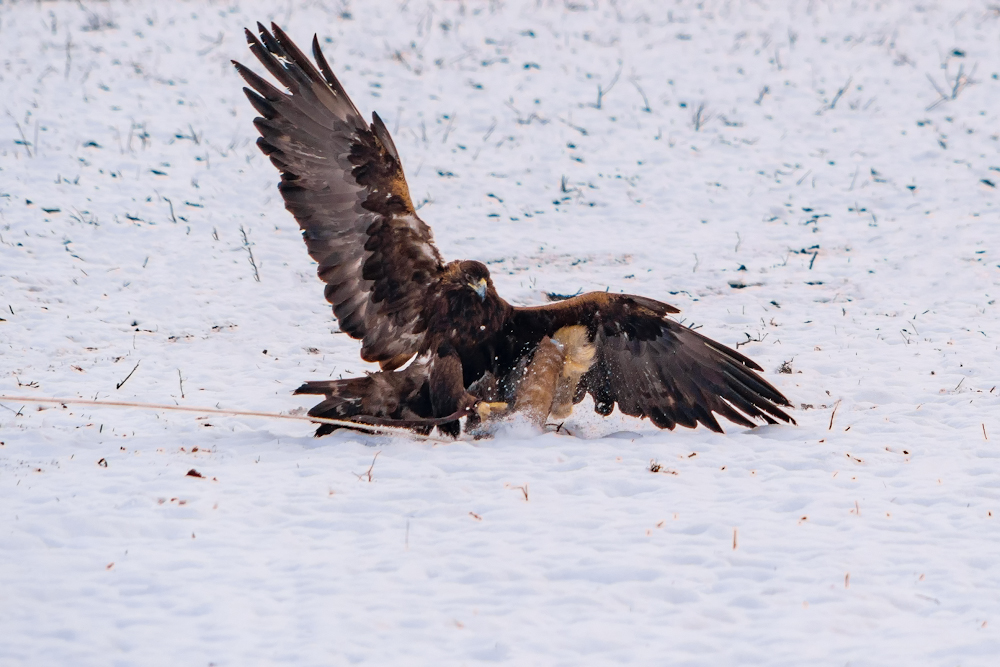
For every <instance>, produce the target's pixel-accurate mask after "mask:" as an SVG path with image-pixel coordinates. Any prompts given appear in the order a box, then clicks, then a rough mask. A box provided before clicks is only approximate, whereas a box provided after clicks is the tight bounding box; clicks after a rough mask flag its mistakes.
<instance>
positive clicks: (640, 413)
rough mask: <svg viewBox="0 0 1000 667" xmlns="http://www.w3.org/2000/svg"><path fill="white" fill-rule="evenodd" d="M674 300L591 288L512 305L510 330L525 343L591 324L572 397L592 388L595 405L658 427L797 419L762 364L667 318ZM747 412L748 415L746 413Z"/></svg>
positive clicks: (718, 428)
mask: <svg viewBox="0 0 1000 667" xmlns="http://www.w3.org/2000/svg"><path fill="white" fill-rule="evenodd" d="M676 312H679V311H678V310H677V309H676V308H674V307H673V306H670V305H667V304H665V303H661V302H659V301H655V300H653V299H647V298H645V297H641V296H632V295H628V294H608V293H606V292H591V293H589V294H584V295H581V296H578V297H574V298H572V299H567V300H565V301H560V302H557V303H553V304H548V305H545V306H537V307H530V308H515V309H513V311H512V313H511V315H510V319H509V320H508V323H507V332H508V335H509V336H511V338H512V339H513V341H514V342H515V344H517V345H519V346H521V347H522V348H525V347H530V346H533V345H534V344H535V343H537V341H539V340H541V338H542V337H543V336H552V335H553V333H554V332H555V331H556V330H558V329H560V328H562V327H564V326H571V325H574V324H582V325H584V326H586V327H587V330H588V333H589V336H590V339H591V341H592V342H593V343H594V345H595V347H596V355H595V359H594V364H593V366H591V368H590V370H589V371H587V373H586V374H584V376H583V377H582V378H581V380H580V384H579V386H578V388H577V394H576V397H575V401H576V402H579V401H581V400H583V397H584V396H585V395H586V394H587V393H589V394H590V395H591V396H593V397H594V409H595V410H596V411H597V412H598V413H600V414H602V415H608V414H611V411H612V410H614V407H615V404H616V403H617V404H618V408H619V409H620V410H621V411H622V412H623V413H624V414H626V415H631V416H633V417H649V419H650V421H652V422H653V423H654V424H656V425H657V426H659V427H660V428H668V429H673V428H674V426H677V425H680V426H687V427H689V428H694V427H696V426H697V425H698V424H699V423H701V424H704V425H705V426H707V427H708V428H710V429H712V430H713V431H716V432H721V431H722V427H721V426H719V422H718V421H717V420H716V418H715V416H714V415H713V414H712V413H713V412H714V413H716V414H719V415H722V416H723V417H725V418H726V419H728V420H730V421H732V422H735V423H737V424H740V425H742V426H749V427H752V426H754V425H755V424H754V423H753V422H752V421H750V419H749V418H756V419H763V420H764V421H765V422H767V423H769V424H774V423H777V422H776V421H775V420H781V421H784V422H792V423H794V422H795V420H794V419H792V418H791V417H790V416H789V415H787V414H785V412H783V411H782V410H781V409H780V408H779V407H778V406H788V405H790V403H789V402H788V399H786V398H785V397H784V396H782V395H781V392H779V391H778V390H777V389H775V388H774V387H773V386H771V384H770V383H768V382H767V381H766V380H765V379H764V378H762V377H760V376H759V375H758V374H757V373H755V372H754V371H759V370H762V369H761V368H760V366H758V365H757V364H755V363H754V362H753V361H751V360H750V359H747V358H746V357H745V356H743V355H742V354H740V353H739V352H736V351H735V350H731V349H729V348H728V347H726V346H725V345H721V344H719V343H716V342H715V341H713V340H711V339H709V338H706V337H705V336H702V335H701V334H699V333H697V332H695V331H692V330H691V329H689V328H687V327H685V326H683V325H681V324H678V323H677V322H675V321H673V320H671V319H668V318H667V315H668V314H670V313H676ZM748 417H749V418H748Z"/></svg>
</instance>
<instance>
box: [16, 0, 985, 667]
mask: <svg viewBox="0 0 1000 667" xmlns="http://www.w3.org/2000/svg"><path fill="white" fill-rule="evenodd" d="M257 20H261V21H264V22H267V21H271V20H274V21H277V22H278V23H280V24H281V25H282V26H284V27H285V28H286V30H287V31H288V32H289V34H290V35H291V36H292V37H293V38H295V39H297V40H298V41H299V42H300V43H306V42H307V41H308V39H309V38H311V36H312V34H313V32H318V33H319V36H320V40H321V42H322V43H323V47H324V49H325V50H326V53H327V54H328V57H329V59H330V60H331V62H332V63H333V65H334V69H335V70H336V71H337V72H338V74H339V75H340V76H341V80H342V81H343V83H344V85H345V87H346V88H347V90H348V91H349V92H350V93H351V94H352V95H353V97H354V100H355V102H356V103H357V105H358V106H359V108H361V110H362V111H363V112H365V113H368V112H370V111H372V110H377V111H378V112H379V113H380V115H381V116H382V117H383V118H384V119H385V121H386V124H387V126H388V127H389V129H390V130H391V132H392V133H393V136H394V138H395V143H396V145H397V146H398V148H399V150H400V153H401V154H402V157H403V161H404V166H405V168H406V170H407V175H408V179H409V182H410V186H411V192H412V193H413V197H414V201H415V202H416V203H419V204H420V205H421V207H420V214H421V216H423V217H424V219H425V220H427V222H428V223H429V224H431V225H432V226H433V228H434V231H435V235H436V239H437V243H438V245H439V247H440V248H441V251H442V253H443V254H444V256H445V257H446V258H449V259H453V258H472V259H478V260H482V261H485V262H488V263H489V265H490V267H491V270H492V271H493V276H494V280H495V281H496V283H497V286H498V289H499V291H500V293H501V294H502V295H503V296H505V297H506V298H507V299H508V300H510V301H512V302H514V303H517V304H527V303H538V302H541V301H543V300H544V298H545V296H544V293H545V292H556V293H561V294H572V293H575V292H577V291H578V290H603V289H610V290H612V291H625V292H632V293H638V294H644V295H648V296H651V297H655V298H660V299H663V300H666V301H668V302H670V303H673V304H674V305H676V306H678V307H680V308H682V310H683V313H682V316H683V317H684V318H686V319H685V320H684V321H685V323H697V325H701V327H702V328H701V329H700V331H702V332H703V333H706V334H707V335H709V336H711V337H713V338H716V339H718V340H720V341H722V342H724V343H726V344H729V345H735V344H737V343H746V344H745V345H742V346H741V347H740V351H741V352H745V353H747V354H749V355H750V356H751V357H753V358H754V359H756V360H758V361H759V362H760V363H761V364H762V365H763V366H764V367H765V369H766V371H767V372H766V376H767V378H768V379H769V380H770V381H771V382H773V383H774V384H776V385H777V386H778V387H779V388H780V389H781V390H782V391H783V392H785V393H786V394H787V395H788V396H789V397H790V398H791V399H792V401H793V402H794V403H795V405H796V406H797V409H796V410H795V411H794V416H795V418H796V419H797V420H798V422H799V425H798V426H797V427H789V426H780V427H766V428H758V429H756V430H744V429H741V428H737V427H730V428H729V429H728V431H729V432H728V433H727V434H725V435H716V434H713V433H710V432H709V431H707V430H705V429H699V430H696V431H689V430H684V429H681V430H678V431H675V432H660V431H658V430H657V429H655V428H653V427H652V426H651V425H649V423H648V422H640V421H637V420H630V419H627V418H621V417H617V416H612V417H611V418H608V419H606V420H601V419H600V418H598V417H597V416H596V415H593V413H592V412H590V407H589V405H588V404H586V403H585V404H583V405H581V406H579V407H578V408H577V411H576V413H575V414H574V416H573V418H572V419H571V420H570V422H569V423H568V424H567V425H568V427H569V430H570V432H571V433H572V435H566V434H565V433H560V434H556V433H546V434H537V433H533V432H531V431H530V430H528V429H527V428H523V427H517V426H511V427H510V428H509V429H508V430H507V431H505V432H503V433H501V434H500V435H499V436H498V437H496V438H495V439H492V440H484V441H459V442H453V443H448V444H445V443H433V442H421V441H415V440H408V439H405V438H396V437H369V436H363V435H359V434H357V433H338V434H335V435H333V436H330V437H327V438H323V439H314V438H312V437H311V433H312V428H311V427H310V426H309V425H308V424H305V423H297V422H280V421H266V420H260V419H250V418H219V417H215V416H212V417H210V418H198V417H197V416H195V415H190V414H184V413H177V412H160V413H156V412H148V411H132V410H112V409H96V408H95V409H89V408H84V409H81V408H80V407H73V406H71V407H69V408H60V407H52V408H48V407H39V406H37V405H32V404H27V403H16V402H11V401H6V402H3V403H2V407H0V441H2V442H0V563H2V565H0V663H2V664H4V665H14V664H25V665H28V664H30V665H69V664H73V665H106V664H115V665H161V664H162V665H181V664H183V665H198V664H201V665H208V664H214V665H220V666H222V665H250V664H276V663H282V664H295V665H320V664H323V665H341V664H348V663H358V662H360V663H368V664H426V665H437V664H472V663H475V662H479V661H500V662H507V663H509V664H518V665H521V664H524V665H555V664H560V665H579V664H595V665H596V664H619V663H631V664H646V665H662V664H671V665H684V664H696V665H745V664H768V665H803V664H829V665H844V664H850V665H913V664H921V665H993V664H997V663H996V661H997V657H996V656H997V655H998V653H1000V528H998V526H1000V515H998V516H994V515H997V514H1000V418H998V415H1000V412H998V408H1000V389H997V388H996V386H997V385H1000V358H998V352H997V349H998V348H997V341H998V339H1000V326H998V325H997V311H998V308H1000V306H998V305H997V304H996V299H997V297H998V295H1000V294H998V293H1000V267H998V264H1000V245H998V241H1000V231H998V229H1000V227H998V224H1000V206H998V203H997V202H998V187H1000V141H998V134H1000V115H998V114H1000V111H998V109H1000V81H998V74H997V72H998V71H1000V9H998V7H997V5H996V3H992V2H988V1H987V0H975V1H968V2H960V1H958V0H954V1H952V0H949V1H947V2H946V1H944V0H941V1H939V2H928V3H926V4H916V3H911V2H902V1H900V2H875V1H872V2H864V1H861V0H859V1H857V2H853V3H847V2H836V1H834V0H829V1H826V2H824V1H817V0H808V1H806V0H803V1H801V2H785V3H782V2H746V3H739V2H722V1H719V2H712V1H706V2H697V3H695V2H670V3H667V2H662V3H658V2H648V3H640V2H626V1H620V2H617V3H611V2H603V1H602V2H598V1H597V0H593V1H591V0H572V1H571V0H565V2H547V1H546V2H542V1H539V2H500V1H494V2H482V3H480V2H454V1H440V0H438V1H436V2H426V1H424V0H408V1H406V0H404V1H402V2H371V1H369V2H359V1H356V2H337V1H336V0H324V1H320V0H308V1H306V0H289V1H288V2H284V1H282V2H276V1H272V2H263V1H258V0H243V2H240V3H235V2H232V3H229V2H198V3H195V2H170V3H164V2H152V1H148V2H147V1H140V0H134V1H132V2H127V3H119V2H112V3H105V2H88V1H84V2H82V3H71V2H58V3H57V2H29V1H27V0H25V1H22V2H13V3H11V2H0V44H2V47H0V60H2V68H0V90H2V96H0V98H2V99H0V106H2V107H3V117H2V118H0V309H2V311H3V312H0V319H2V320H3V321H0V393H3V394H14V395H28V396H39V397H41V396H57V397H84V398H98V399H105V400H133V401H145V402H154V403H174V402H176V403H177V404H179V405H188V406H219V407H223V408H238V409H249V410H263V411H271V412H279V411H280V412H289V411H292V410H294V409H296V408H301V407H303V406H305V407H307V406H309V405H311V403H312V399H310V397H294V396H292V395H291V391H292V390H293V389H294V388H295V387H296V386H298V384H299V383H300V382H302V381H303V380H310V379H323V378H327V377H331V376H332V377H337V376H339V375H341V374H343V375H345V376H347V375H356V374H359V373H361V372H362V371H364V370H365V369H366V368H370V367H369V366H367V365H366V364H364V363H362V362H361V361H360V360H359V356H358V350H359V346H358V344H357V342H355V341H353V340H350V339H349V338H347V337H346V336H344V335H342V334H339V333H336V332H337V327H336V324H335V323H334V321H333V320H332V318H331V315H330V311H329V307H328V305H327V304H326V303H325V302H324V301H323V298H322V285H321V284H320V283H319V282H318V280H317V279H316V278H315V276H314V271H315V267H314V265H313V264H312V263H311V262H310V261H309V259H308V257H307V256H306V253H305V249H304V247H303V244H302V242H301V240H300V238H299V234H298V232H297V227H296V225H295V223H294V221H293V220H292V219H291V217H290V216H289V215H288V214H287V213H286V212H285V211H284V210H283V207H282V205H281V202H280V198H279V197H278V193H277V191H276V189H275V184H276V181H277V174H276V171H275V170H274V168H273V167H272V166H271V165H270V163H268V162H267V161H266V160H265V159H264V158H263V157H262V156H261V155H260V154H259V152H258V150H257V148H256V147H255V146H254V144H253V140H254V139H255V137H256V134H255V132H254V129H253V126H252V124H251V120H252V118H253V116H254V115H255V114H254V112H253V110H252V109H251V107H250V105H249V104H248V103H247V102H246V100H245V99H244V97H243V94H242V92H241V85H242V84H241V81H240V80H239V79H238V77H237V75H236V73H235V72H234V71H233V69H232V67H231V66H230V64H229V60H230V59H232V58H236V59H239V60H241V61H243V62H244V63H247V64H253V65H256V63H254V62H253V59H252V56H251V55H250V54H249V52H248V51H247V50H246V47H245V42H244V39H243V35H242V29H243V27H244V26H253V24H254V22H255V21H257ZM258 71H259V68H258ZM932 82H933V83H932ZM935 87H936V88H937V89H939V90H940V91H941V94H939V93H938V92H936V90H935ZM943 98H947V99H943ZM952 98H953V99H952ZM244 233H245V235H246V240H245V241H244V237H243V234H244ZM247 245H249V249H250V250H251V251H252V253H253V256H254V258H255V261H256V264H257V267H258V269H259V282H258V281H257V280H255V278H254V269H253V267H252V266H251V265H250V263H249V261H248V249H247V247H246V246H247ZM334 334H335V335H334ZM779 367H782V369H783V370H785V371H791V372H790V373H781V372H779ZM133 371H134V372H133ZM130 373H131V375H129V374H130ZM126 377H128V379H127V381H126V382H124V384H121V383H122V382H123V381H124V380H125V379H126ZM119 385H120V386H119ZM376 455H377V458H376ZM373 459H374V465H373ZM651 460H655V461H656V462H658V463H659V465H660V466H662V468H661V471H660V472H658V473H653V472H651V470H650V462H651ZM192 468H194V469H196V470H198V471H199V472H200V473H201V474H203V475H204V477H202V478H197V477H192V476H187V475H186V473H187V471H188V470H190V469H192ZM368 472H370V475H369V474H367V473H368Z"/></svg>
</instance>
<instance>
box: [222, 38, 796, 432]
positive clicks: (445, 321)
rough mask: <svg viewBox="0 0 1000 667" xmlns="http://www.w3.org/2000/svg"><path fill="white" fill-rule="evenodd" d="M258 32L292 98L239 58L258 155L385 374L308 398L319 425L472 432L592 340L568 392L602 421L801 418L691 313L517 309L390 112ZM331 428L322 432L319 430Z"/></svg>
mask: <svg viewBox="0 0 1000 667" xmlns="http://www.w3.org/2000/svg"><path fill="white" fill-rule="evenodd" d="M257 27H258V31H259V35H260V38H259V39H258V38H257V37H255V36H254V35H253V34H252V33H251V32H250V31H249V30H247V31H246V35H247V41H248V42H249V45H250V51H251V52H252V53H253V54H254V56H256V57H257V59H258V60H260V62H261V64H263V66H264V67H265V68H266V69H267V71H268V72H270V73H271V74H272V75H273V76H274V78H275V79H277V80H278V82H279V83H280V84H281V85H282V86H283V87H284V88H285V90H280V89H278V88H276V87H275V86H273V85H271V84H270V83H268V82H267V81H266V80H264V79H263V78H261V77H260V76H258V75H257V74H255V73H254V72H252V71H251V70H249V69H248V68H246V67H244V66H243V65H241V64H240V63H237V62H235V61H234V62H233V64H234V65H235V66H236V69H237V71H238V72H239V73H240V75H241V76H242V77H243V79H244V80H246V82H247V83H248V84H249V86H250V87H249V88H244V89H243V90H244V92H245V93H246V96H247V98H248V99H249V100H250V103H251V104H252V105H253V107H254V108H255V109H256V110H257V112H258V113H259V114H260V117H258V118H255V119H254V125H255V126H256V127H257V130H258V132H260V135H261V137H260V138H259V139H257V146H258V147H259V148H260V149H261V151H263V152H264V154H265V155H267V156H268V157H269V158H270V159H271V162H272V163H273V164H274V166H275V167H277V168H278V171H279V172H280V173H281V182H280V183H279V185H278V189H279V191H280V192H281V195H282V197H284V200H285V207H286V208H287V209H288V210H289V211H290V212H291V214H292V215H293V216H294V217H295V220H296V221H297V222H298V223H299V226H300V227H301V228H302V235H303V238H304V239H305V242H306V246H307V248H308V251H309V255H310V256H311V257H312V258H313V259H314V260H316V262H318V263H319V269H318V273H319V277H320V279H321V280H322V281H323V282H325V283H326V290H325V295H326V299H327V301H329V302H330V303H331V304H333V312H334V315H335V316H336V318H337V320H338V322H339V323H340V328H341V329H342V330H343V331H344V332H346V333H347V334H348V335H350V336H351V337H353V338H355V339H358V340H360V341H361V342H362V347H361V356H362V358H363V359H365V360H366V361H371V362H378V363H379V365H380V367H381V369H382V370H381V372H376V373H370V374H368V375H366V376H365V377H359V378H349V379H342V380H334V381H324V382H307V383H306V384H304V385H303V386H302V387H300V388H299V389H298V390H297V393H306V394H323V395H325V396H326V400H324V401H323V402H321V403H319V404H318V405H316V406H315V407H313V408H312V410H310V412H309V414H310V415H313V416H320V417H330V418H335V419H355V420H362V421H368V422H370V423H371V422H374V423H398V424H403V425H409V426H422V428H423V430H425V431H426V430H429V428H430V426H428V425H438V426H439V428H441V430H442V431H444V432H445V433H449V434H451V435H457V434H458V433H459V422H458V421H457V418H458V417H459V416H465V415H469V416H470V417H471V418H472V421H476V419H477V417H481V416H482V415H483V414H484V411H483V410H482V409H481V408H482V407H483V406H484V404H485V403H486V402H487V401H499V400H506V401H511V402H516V401H517V400H518V397H517V395H516V392H517V386H518V382H519V381H521V380H522V379H523V378H525V377H526V369H528V368H529V363H530V361H531V359H532V357H533V356H535V353H536V351H537V350H539V349H540V344H542V343H545V344H554V343H553V341H557V342H558V340H559V336H557V332H561V333H560V335H562V333H565V332H569V334H567V335H568V336H569V337H570V338H572V337H573V335H572V333H573V331H581V332H584V335H583V336H582V338H583V339H585V340H584V343H583V344H584V345H585V346H586V347H587V350H585V351H584V353H583V355H582V356H583V357H585V358H586V363H585V365H583V366H579V367H578V368H577V370H576V371H575V375H573V379H572V384H571V386H570V387H569V391H570V392H571V393H570V397H571V399H570V400H572V402H573V403H578V402H580V401H581V400H583V398H584V397H585V396H586V395H587V394H590V395H591V396H592V397H593V399H594V409H595V410H596V411H597V412H598V413H599V414H601V415H609V414H611V412H612V410H614V407H615V405H616V404H617V405H618V408H619V410H621V411H622V412H623V413H624V414H626V415H631V416H633V417H640V418H644V417H648V418H649V419H650V421H652V422H653V423H654V424H655V425H656V426H658V427H660V428H667V429H673V428H674V427H675V426H677V425H680V426H686V427H689V428H694V427H696V426H697V425H698V424H699V423H700V424H703V425H705V426H707V427H708V428H709V429H711V430H713V431H717V432H721V431H722V427H721V426H719V422H718V421H717V420H716V417H715V415H714V414H713V413H715V414H718V415H721V416H723V417H725V418H726V419H728V420H730V421H732V422H735V423H737V424H740V425H742V426H747V427H753V426H754V425H755V424H754V422H753V421H751V419H757V420H763V421H765V422H767V423H769V424H775V423H777V421H776V420H781V421H783V422H792V423H794V420H793V419H792V418H791V417H790V416H789V415H787V414H786V413H785V412H783V411H782V410H781V409H780V407H779V406H788V405H789V403H788V400H787V399H786V398H785V397H784V396H782V394H781V392H779V391H778V390H777V389H775V388H774V387H773V386H772V385H771V384H770V383H768V382H767V381H766V380H764V379H763V378H762V377H760V376H759V375H758V374H757V373H755V372H754V371H760V370H761V368H760V366H758V365H757V364H755V363H754V362H753V361H751V360H750V359H748V358H747V357H745V356H743V355H742V354H740V353H738V352H736V351H734V350H731V349H729V348H728V347H726V346H724V345H720V344H719V343H716V342H715V341H713V340H711V339H709V338H706V337H705V336H702V335H701V334H699V333H696V332H695V331H692V330H691V329H689V328H687V327H684V326H683V325H681V324H679V323H677V322H675V321H674V320H672V319H670V318H669V317H668V316H669V315H670V314H672V313H677V312H679V311H678V310H677V309H676V308H674V307H673V306H670V305H667V304H665V303H661V302H659V301H655V300H653V299H649V298H646V297H642V296H634V295H629V294H609V293H607V292H591V293H589V294H583V295H581V296H576V297H573V298H569V299H565V300H562V301H558V302H556V303H550V304H547V305H543V306H535V307H527V308H521V307H515V306H511V305H510V304H509V303H507V302H506V301H504V300H503V299H502V298H501V297H500V296H499V295H498V294H497V292H496V290H495V289H494V286H493V281H492V280H491V279H490V273H489V270H488V269H487V268H486V266H485V265H483V264H482V263H480V262H476V261H453V262H447V263H446V262H445V261H444V260H443V259H442V258H441V255H440V254H439V253H438V250H437V248H436V247H435V246H434V241H433V238H432V236H431V230H430V228H429V227H428V226H427V225H426V224H425V223H424V221H423V220H421V219H420V218H419V217H417V214H416V211H415V210H414V207H413V203H412V201H411V200H410V193H409V189H408V187H407V184H406V179H405V178H404V176H403V167H402V164H401V162H400V158H399V154H398V153H397V151H396V146H395V145H394V144H393V142H392V138H391V137H390V136H389V132H388V130H386V127H385V125H384V124H383V123H382V120H381V119H380V118H379V117H378V115H377V114H372V122H371V124H368V123H366V122H365V120H364V118H363V117H362V116H361V114H360V113H359V112H358V110H357V108H356V107H355V106H354V103H353V102H351V99H350V98H349V97H348V96H347V93H346V92H345V91H344V88H343V87H342V86H341V85H340V82H339V81H338V80H337V77H336V76H334V74H333V71H332V70H331V69H330V65H329V64H328V63H327V61H326V58H324V56H323V53H322V52H321V50H320V48H319V42H318V40H317V39H316V37H315V36H314V37H313V43H312V50H313V56H314V58H315V65H314V64H313V63H312V62H310V60H309V59H308V58H307V57H306V56H305V55H304V54H303V53H302V51H300V50H299V48H298V47H297V46H296V45H295V44H294V43H293V42H292V40H290V39H289V38H288V36H287V35H286V34H285V33H284V32H283V31H282V30H281V29H280V28H279V27H278V26H276V25H274V24H272V25H271V32H268V31H267V29H265V28H264V26H263V25H261V24H259V23H258V24H257ZM251 89H252V90H251ZM578 338H579V336H578ZM411 360H412V363H410V364H409V365H407V366H405V367H404V365H405V364H406V363H407V362H408V361H411ZM569 366H570V364H569V362H567V368H568V367H569ZM563 389H565V387H564V388H563ZM564 393H565V392H564ZM551 395H552V391H549V392H548V396H549V397H551ZM476 408H480V409H479V410H477V409H476ZM546 410H547V408H546ZM543 417H544V415H543ZM449 420H450V421H449ZM331 430H333V429H332V428H331V427H330V426H328V425H324V426H321V427H320V429H319V430H318V431H317V435H322V434H324V433H328V432H330V431H331Z"/></svg>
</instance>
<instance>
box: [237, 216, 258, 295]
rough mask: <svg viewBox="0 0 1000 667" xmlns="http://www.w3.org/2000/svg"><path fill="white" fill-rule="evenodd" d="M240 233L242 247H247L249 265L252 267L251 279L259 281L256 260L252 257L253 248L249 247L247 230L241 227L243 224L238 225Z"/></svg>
mask: <svg viewBox="0 0 1000 667" xmlns="http://www.w3.org/2000/svg"><path fill="white" fill-rule="evenodd" d="M240 234H242V235H243V247H244V248H246V249H247V255H249V259H250V266H252V267H253V279H254V280H256V281H257V282H260V272H259V271H257V261H256V260H255V259H254V258H253V249H252V248H251V247H250V240H249V239H248V238H247V230H245V229H244V228H243V225H240Z"/></svg>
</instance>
